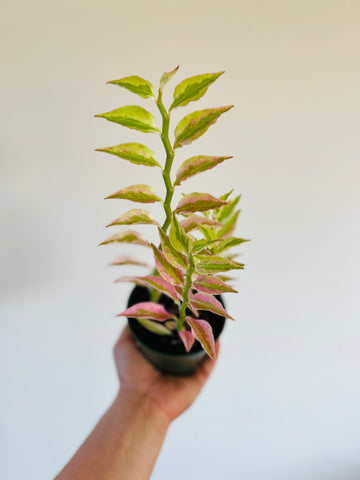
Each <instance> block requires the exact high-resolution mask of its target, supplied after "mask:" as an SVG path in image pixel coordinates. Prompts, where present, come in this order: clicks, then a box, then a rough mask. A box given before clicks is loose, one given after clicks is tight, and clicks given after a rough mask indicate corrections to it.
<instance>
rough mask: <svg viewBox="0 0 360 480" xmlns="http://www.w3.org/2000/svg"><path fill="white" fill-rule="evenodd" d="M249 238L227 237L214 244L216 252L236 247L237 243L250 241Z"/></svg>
mask: <svg viewBox="0 0 360 480" xmlns="http://www.w3.org/2000/svg"><path fill="white" fill-rule="evenodd" d="M248 241H249V240H247V239H245V238H238V237H226V238H224V239H223V240H220V241H219V242H217V243H216V245H214V250H213V251H214V253H221V252H224V251H225V250H227V249H228V248H231V247H235V246H236V245H240V244H241V243H244V242H248Z"/></svg>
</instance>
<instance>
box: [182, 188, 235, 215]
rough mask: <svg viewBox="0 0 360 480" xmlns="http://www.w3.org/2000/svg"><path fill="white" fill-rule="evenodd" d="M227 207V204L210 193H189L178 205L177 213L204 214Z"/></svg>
mask: <svg viewBox="0 0 360 480" xmlns="http://www.w3.org/2000/svg"><path fill="white" fill-rule="evenodd" d="M223 205H227V202H225V201H224V200H220V198H216V197H213V196H212V195H210V194H209V193H198V192H195V193H189V194H188V195H184V197H183V198H182V199H181V200H180V202H179V203H178V205H177V207H176V209H175V210H174V211H175V213H193V212H204V211H206V210H212V209H213V208H219V207H222V206H223Z"/></svg>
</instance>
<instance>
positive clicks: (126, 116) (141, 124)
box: [95, 105, 160, 133]
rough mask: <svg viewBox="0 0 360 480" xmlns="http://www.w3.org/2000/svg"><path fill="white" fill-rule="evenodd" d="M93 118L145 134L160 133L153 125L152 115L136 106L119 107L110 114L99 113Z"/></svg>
mask: <svg viewBox="0 0 360 480" xmlns="http://www.w3.org/2000/svg"><path fill="white" fill-rule="evenodd" d="M95 117H100V118H106V120H109V122H115V123H118V124H119V125H123V126H124V127H128V128H133V129H135V130H140V131H141V132H145V133H160V130H159V129H158V127H157V126H156V124H155V118H154V115H153V114H152V113H150V112H148V111H147V110H145V108H142V107H139V106H138V105H128V106H126V107H120V108H117V109H115V110H111V111H110V112H106V113H100V114H99V115H95Z"/></svg>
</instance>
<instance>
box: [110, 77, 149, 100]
mask: <svg viewBox="0 0 360 480" xmlns="http://www.w3.org/2000/svg"><path fill="white" fill-rule="evenodd" d="M107 83H110V84H113V85H119V87H124V88H126V89H127V90H130V92H133V93H136V94H137V95H140V97H142V98H148V97H154V96H155V95H154V91H153V86H152V85H151V83H150V82H148V81H147V80H145V79H144V78H141V77H138V76H137V75H132V76H130V77H124V78H120V80H111V81H110V82H107Z"/></svg>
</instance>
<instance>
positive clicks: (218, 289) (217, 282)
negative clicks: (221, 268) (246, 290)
mask: <svg viewBox="0 0 360 480" xmlns="http://www.w3.org/2000/svg"><path fill="white" fill-rule="evenodd" d="M193 286H194V288H195V289H196V290H198V291H199V292H203V293H209V294H211V295H219V294H221V293H225V292H233V293H238V292H237V291H236V290H234V289H233V288H232V287H230V285H227V284H226V283H225V282H223V281H222V280H221V279H220V278H219V277H215V276H208V275H199V276H198V278H197V279H196V280H195V282H194V283H193Z"/></svg>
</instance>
